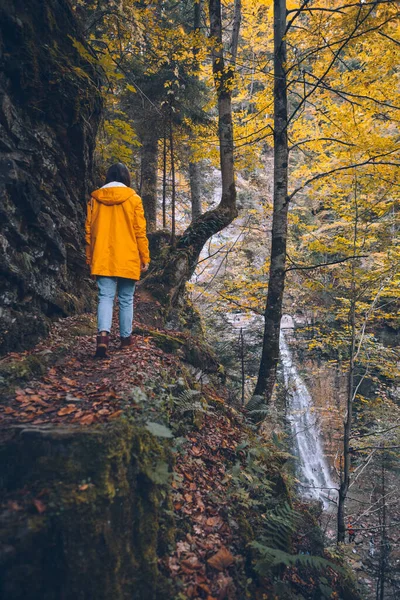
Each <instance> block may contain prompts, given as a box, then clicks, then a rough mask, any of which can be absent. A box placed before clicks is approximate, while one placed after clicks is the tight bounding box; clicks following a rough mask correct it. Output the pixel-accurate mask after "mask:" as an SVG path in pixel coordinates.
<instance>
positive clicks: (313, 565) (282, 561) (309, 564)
mask: <svg viewBox="0 0 400 600" xmlns="http://www.w3.org/2000/svg"><path fill="white" fill-rule="evenodd" d="M300 520H301V515H300V514H299V513H298V512H296V511H295V510H293V509H292V507H291V506H290V505H289V504H288V503H287V502H285V503H284V504H280V505H278V506H277V507H276V508H275V509H274V511H271V512H270V513H269V514H268V520H267V521H266V523H265V525H264V528H263V529H264V531H263V537H262V539H261V541H254V542H252V544H251V546H252V547H253V548H254V549H255V550H257V551H258V552H259V554H260V555H261V558H260V559H259V560H258V561H257V562H256V565H255V569H256V571H257V572H258V573H260V575H263V576H267V575H268V574H269V575H270V574H271V569H273V568H274V567H294V566H297V567H305V568H309V569H313V570H314V571H317V572H320V571H324V570H325V569H327V568H328V567H329V568H331V569H334V570H335V571H336V572H340V573H343V569H341V568H340V567H338V566H337V565H335V564H334V563H332V562H331V561H329V560H326V559H325V558H322V557H321V556H311V555H309V554H290V553H289V552H288V551H287V550H288V548H290V545H291V539H292V536H293V533H294V532H295V531H296V529H298V527H299V524H300Z"/></svg>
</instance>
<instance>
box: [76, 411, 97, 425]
mask: <svg viewBox="0 0 400 600" xmlns="http://www.w3.org/2000/svg"><path fill="white" fill-rule="evenodd" d="M94 420H95V416H94V415H92V414H91V413H88V414H86V415H84V416H83V417H81V418H80V419H79V423H82V425H91V424H92V423H93V421H94Z"/></svg>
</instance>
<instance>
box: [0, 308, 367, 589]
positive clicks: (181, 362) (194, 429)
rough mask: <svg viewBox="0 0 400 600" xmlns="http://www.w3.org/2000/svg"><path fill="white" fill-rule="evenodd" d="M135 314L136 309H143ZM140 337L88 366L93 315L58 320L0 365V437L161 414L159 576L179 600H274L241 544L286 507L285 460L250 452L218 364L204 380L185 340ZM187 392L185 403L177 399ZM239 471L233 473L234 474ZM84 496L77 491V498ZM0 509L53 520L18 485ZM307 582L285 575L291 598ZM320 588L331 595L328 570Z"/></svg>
mask: <svg viewBox="0 0 400 600" xmlns="http://www.w3.org/2000/svg"><path fill="white" fill-rule="evenodd" d="M137 306H138V308H139V309H140V299H138V302H137ZM138 313H139V318H140V310H139V311H138ZM139 330H140V331H141V333H136V334H135V335H134V336H133V345H132V347H130V348H129V349H128V350H125V351H121V350H119V339H118V336H117V334H116V326H115V324H114V326H113V332H112V336H111V347H110V353H109V357H108V358H107V359H103V360H101V359H95V358H94V351H95V320H94V317H93V316H91V315H81V316H76V317H69V318H66V319H60V320H59V321H58V322H55V323H54V325H53V327H52V330H51V333H50V334H49V336H48V337H47V338H46V339H45V340H43V341H42V342H40V343H39V344H38V345H37V346H36V347H35V348H33V349H32V350H30V351H26V352H20V353H12V354H10V355H8V356H6V357H4V358H3V359H2V360H1V361H0V383H1V385H2V387H3V390H4V392H3V394H2V396H3V397H2V401H1V404H0V429H1V430H2V431H3V432H5V431H7V430H8V429H9V428H10V427H12V426H18V425H22V426H24V425H27V426H36V427H44V428H46V427H47V426H48V427H54V426H56V427H57V426H65V425H68V426H72V427H74V426H75V427H77V428H79V429H81V430H82V428H88V430H89V429H92V428H93V427H96V426H99V425H103V424H107V422H110V421H112V422H116V421H117V420H118V419H125V418H128V419H131V420H132V419H133V420H134V422H137V423H138V424H143V426H144V427H146V426H147V424H149V423H150V424H151V423H152V424H153V425H154V421H155V422H157V421H159V420H160V419H159V415H160V409H161V410H162V411H165V413H168V416H169V425H170V426H171V427H172V428H173V429H174V438H175V440H174V441H175V446H176V448H175V464H174V472H173V477H172V481H171V499H172V503H173V508H174V518H175V522H176V527H177V543H176V546H175V548H174V549H172V548H171V551H170V553H169V555H167V556H163V557H161V558H160V565H159V567H160V570H161V571H162V572H164V574H165V575H166V576H167V577H168V578H169V579H172V580H173V581H174V582H175V584H176V589H177V590H178V596H177V599H178V598H179V599H182V600H183V599H185V598H193V599H199V600H200V599H205V600H224V599H226V600H244V598H253V599H254V600H256V599H257V598H260V599H261V598H269V597H271V598H272V597H274V596H273V595H271V596H270V595H269V593H270V592H271V593H272V594H273V589H274V585H275V583H274V580H273V578H271V579H269V578H268V577H263V578H262V579H260V578H259V577H258V576H257V574H256V572H255V571H254V568H253V567H252V566H251V563H252V561H253V559H254V556H255V553H254V551H252V550H249V547H248V542H249V541H251V540H253V539H254V535H255V533H254V529H255V528H257V523H260V519H261V521H262V520H263V519H264V520H265V519H266V516H265V514H261V513H262V511H260V510H259V508H257V507H264V510H266V507H267V504H268V503H272V504H271V510H274V507H275V508H276V506H277V504H278V505H279V502H281V504H282V505H283V504H284V503H285V502H287V500H286V499H287V498H288V497H289V496H288V494H289V490H288V488H287V484H286V483H285V476H284V475H283V470H282V465H283V464H284V462H285V458H284V455H283V454H281V453H280V452H279V451H277V449H276V448H275V447H274V445H273V444H272V442H269V441H268V440H266V441H265V444H264V442H262V444H263V445H261V446H257V447H255V448H251V444H252V443H254V435H253V434H251V431H250V430H249V428H248V426H246V424H245V417H244V415H243V413H242V412H241V411H240V410H239V409H237V408H235V407H232V406H229V405H228V403H227V400H228V390H227V389H226V387H224V385H223V384H222V383H221V375H220V374H218V370H217V371H216V370H215V365H212V370H213V371H214V373H213V374H212V375H210V376H207V374H204V373H203V372H202V371H201V369H199V368H198V367H194V366H193V364H192V365H190V364H189V362H188V361H187V360H186V358H187V357H186V358H185V351H184V349H183V346H184V345H185V343H186V342H187V336H186V337H185V336H184V335H183V334H181V333H179V332H172V331H166V330H160V329H158V330H156V329H151V328H149V327H147V326H144V325H143V324H142V323H141V322H139V321H138V322H135V331H139ZM199 374H200V377H199ZM196 387H197V389H193V388H196ZM185 390H186V392H185ZM188 390H189V392H190V393H191V394H192V396H190V394H189V396H190V397H185V393H187V391H188ZM197 394H200V395H201V402H198V401H197V398H198V395H197ZM187 401H189V402H190V401H191V402H192V403H193V402H195V403H197V409H196V410H192V409H187V406H186V404H187ZM185 402H186V404H185ZM150 431H151V429H150ZM252 436H253V439H252ZM257 443H258V442H257ZM246 447H249V449H250V450H249V452H248V454H247V455H246V452H247V451H246V450H245V449H246ZM238 464H241V466H240V471H239V472H238V473H237V474H236V475H234V474H233V467H234V465H238ZM261 473H262V476H261ZM235 477H236V479H235ZM87 488H88V484H84V485H82V486H81V487H80V488H79V489H80V491H82V492H84V491H85V489H87ZM274 489H275V491H273V490H274ZM278 498H281V500H279V499H278ZM298 506H300V504H298ZM0 509H1V512H2V514H7V511H8V513H11V514H12V513H18V514H22V513H23V512H26V513H40V514H42V513H46V511H47V510H50V508H49V507H48V505H47V498H46V491H45V490H44V492H43V493H39V494H38V493H37V491H36V490H34V489H32V490H30V489H29V488H26V487H25V488H24V489H22V490H21V491H20V492H19V494H18V495H15V494H14V495H9V496H6V497H5V498H4V499H3V501H2V502H1V503H0ZM300 509H301V510H302V511H303V513H304V515H305V517H304V519H305V520H304V527H305V528H306V530H309V531H310V532H313V531H314V529H315V528H316V522H315V519H314V518H313V517H311V515H310V514H309V513H308V508H307V507H306V506H304V507H302V508H301V506H300ZM315 531H317V529H315ZM256 534H257V532H256ZM296 535H297V534H296ZM313 535H314V534H312V533H310V538H308V537H307V536H304V535H303V534H301V535H299V537H298V539H293V540H292V542H291V548H292V551H294V552H295V553H296V551H297V553H300V554H313V553H314V550H315V549H314V548H313V547H312V543H311V542H310V540H311V539H312V537H313ZM315 535H317V538H318V535H319V534H315ZM295 538H296V536H295ZM318 539H319V538H318ZM310 544H311V545H310ZM319 544H320V542H318V544H317V545H318V549H319V550H318V552H320V551H321V549H320V548H321V547H320V545H319ZM311 575H312V573H311V571H309V570H308V569H303V571H301V570H299V569H297V568H295V567H290V568H287V569H286V571H285V576H284V584H285V585H287V586H288V589H289V588H290V589H294V590H296V595H293V598H294V597H296V598H308V597H311V595H310V594H312V593H313V590H314V589H315V586H318V585H319V584H318V581H317V580H316V579H315V578H313V577H312V576H311ZM329 580H330V582H331V584H332V586H335V585H339V587H340V584H339V583H338V577H337V575H336V574H335V572H334V571H332V570H331V569H330V577H329ZM285 589H286V588H285ZM285 597H286V596H285ZM287 597H288V598H292V596H291V595H288V596H287ZM350 597H353V596H351V595H349V598H350ZM354 597H355V596H354Z"/></svg>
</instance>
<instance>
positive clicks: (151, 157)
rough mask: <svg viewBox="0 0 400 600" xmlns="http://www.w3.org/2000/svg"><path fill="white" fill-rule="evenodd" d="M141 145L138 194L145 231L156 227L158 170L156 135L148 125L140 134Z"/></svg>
mask: <svg viewBox="0 0 400 600" xmlns="http://www.w3.org/2000/svg"><path fill="white" fill-rule="evenodd" d="M140 138H141V139H140V141H141V144H142V147H141V157H140V158H141V181H142V186H141V190H140V195H141V198H142V202H143V208H144V214H145V217H146V222H147V231H155V229H156V227H157V170H158V135H157V132H156V130H155V128H154V127H152V126H151V125H149V126H148V127H145V128H144V129H143V132H142V135H141V136H140Z"/></svg>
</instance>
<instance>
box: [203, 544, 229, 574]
mask: <svg viewBox="0 0 400 600" xmlns="http://www.w3.org/2000/svg"><path fill="white" fill-rule="evenodd" d="M234 561H235V557H234V556H233V554H231V553H230V552H229V550H228V549H227V548H225V546H222V547H221V548H220V549H219V550H218V552H217V553H216V554H214V556H212V557H211V558H209V559H208V560H207V562H208V564H209V565H210V566H211V567H214V569H217V571H223V570H224V569H226V567H229V566H230V565H231V564H232V563H233V562H234Z"/></svg>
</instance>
